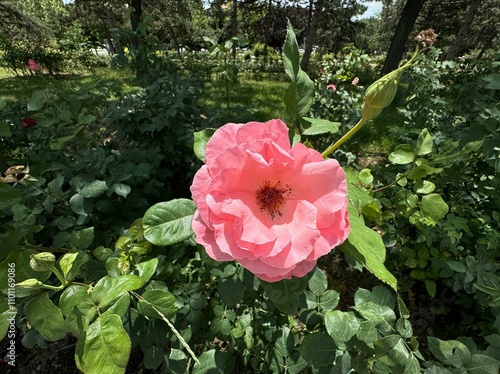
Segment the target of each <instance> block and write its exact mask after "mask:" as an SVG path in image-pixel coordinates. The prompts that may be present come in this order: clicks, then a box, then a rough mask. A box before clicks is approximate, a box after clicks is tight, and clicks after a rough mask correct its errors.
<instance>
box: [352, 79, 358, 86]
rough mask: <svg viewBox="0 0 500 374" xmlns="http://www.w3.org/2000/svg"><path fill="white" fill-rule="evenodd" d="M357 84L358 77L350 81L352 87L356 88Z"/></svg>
mask: <svg viewBox="0 0 500 374" xmlns="http://www.w3.org/2000/svg"><path fill="white" fill-rule="evenodd" d="M358 83H359V78H358V77H355V78H354V79H353V80H352V85H353V86H357V85H358Z"/></svg>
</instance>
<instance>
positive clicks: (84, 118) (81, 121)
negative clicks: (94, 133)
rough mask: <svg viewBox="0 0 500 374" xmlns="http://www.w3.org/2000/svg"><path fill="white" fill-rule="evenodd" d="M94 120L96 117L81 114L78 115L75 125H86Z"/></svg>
mask: <svg viewBox="0 0 500 374" xmlns="http://www.w3.org/2000/svg"><path fill="white" fill-rule="evenodd" d="M95 120H96V117H95V116H93V115H92V114H88V113H84V112H82V113H80V114H79V115H78V119H77V121H78V122H77V124H78V125H88V124H89V123H92V122H94V121H95Z"/></svg>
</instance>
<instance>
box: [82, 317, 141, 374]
mask: <svg viewBox="0 0 500 374" xmlns="http://www.w3.org/2000/svg"><path fill="white" fill-rule="evenodd" d="M130 348H131V342H130V338H129V336H128V334H127V332H126V331H125V329H124V328H123V325H122V321H121V318H120V317H119V316H118V315H116V314H111V313H105V314H103V315H101V316H100V317H99V318H97V320H96V321H95V322H94V323H92V324H91V325H90V326H89V327H88V329H87V331H86V332H85V334H84V335H83V336H82V337H81V338H80V339H78V342H77V344H76V350H75V361H76V365H77V367H78V369H80V370H81V371H83V372H84V373H85V374H101V373H109V374H123V373H125V369H126V367H127V363H128V359H129V355H130Z"/></svg>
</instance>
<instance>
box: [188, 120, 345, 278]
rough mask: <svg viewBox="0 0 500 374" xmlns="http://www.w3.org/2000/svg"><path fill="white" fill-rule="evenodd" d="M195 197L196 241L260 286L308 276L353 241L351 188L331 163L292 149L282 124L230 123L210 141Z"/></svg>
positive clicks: (304, 149) (301, 147)
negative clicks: (323, 259) (235, 263)
mask: <svg viewBox="0 0 500 374" xmlns="http://www.w3.org/2000/svg"><path fill="white" fill-rule="evenodd" d="M205 157H206V164H205V165H204V166H202V167H201V169H200V170H199V171H198V172H197V173H196V175H195V177H194V180H193V184H192V186H191V193H192V195H193V201H194V203H195V204H196V206H197V208H198V210H197V211H196V213H195V215H194V218H193V230H194V232H195V234H196V241H197V242H198V243H199V244H201V245H203V246H204V247H205V250H206V251H207V254H208V255H209V256H210V257H212V258H213V259H215V260H217V261H232V260H236V261H238V262H239V263H240V264H241V265H242V266H243V267H245V268H246V269H248V270H249V271H251V272H252V273H254V274H255V275H256V276H257V277H259V278H260V279H263V280H265V281H268V282H276V281H279V280H281V279H285V278H287V279H288V278H291V277H292V276H295V277H302V276H304V275H306V274H307V273H308V272H310V271H311V270H312V269H313V268H314V266H315V265H316V262H317V259H318V258H319V257H321V256H324V255H326V254H327V253H329V252H330V251H331V249H332V248H333V247H335V246H337V245H339V244H341V243H343V242H344V240H345V239H346V238H347V236H348V235H349V231H350V224H349V219H348V213H347V182H346V178H345V173H344V170H343V169H342V168H341V167H340V165H339V163H338V162H337V161H336V160H333V159H326V160H324V159H323V157H322V156H321V154H320V153H319V152H317V151H315V150H313V149H310V148H307V147H306V146H305V145H303V144H301V143H298V144H296V145H294V146H293V147H290V140H289V138H288V128H287V127H286V125H285V123H283V121H281V120H279V119H274V120H271V121H268V122H266V123H261V122H249V123H246V124H234V123H228V124H226V125H224V126H222V127H221V128H220V129H218V130H217V131H216V132H215V134H214V135H213V136H212V138H211V139H210V140H209V141H208V143H207V146H206V150H205Z"/></svg>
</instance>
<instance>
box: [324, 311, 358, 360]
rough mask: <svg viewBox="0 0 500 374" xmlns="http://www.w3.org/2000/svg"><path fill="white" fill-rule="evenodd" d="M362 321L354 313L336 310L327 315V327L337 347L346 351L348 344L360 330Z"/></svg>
mask: <svg viewBox="0 0 500 374" xmlns="http://www.w3.org/2000/svg"><path fill="white" fill-rule="evenodd" d="M359 326H360V321H359V320H358V319H357V318H356V316H355V314H354V313H353V312H341V311H340V310H334V311H332V312H326V313H325V327H326V331H327V332H328V335H330V336H331V337H332V339H333V341H334V342H335V345H336V346H337V347H338V348H339V349H341V350H343V351H345V350H347V343H348V342H349V340H351V338H352V337H353V336H354V335H356V333H357V332H358V330H359Z"/></svg>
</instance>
